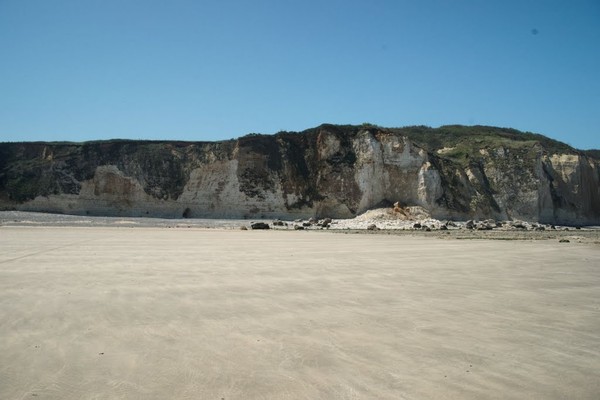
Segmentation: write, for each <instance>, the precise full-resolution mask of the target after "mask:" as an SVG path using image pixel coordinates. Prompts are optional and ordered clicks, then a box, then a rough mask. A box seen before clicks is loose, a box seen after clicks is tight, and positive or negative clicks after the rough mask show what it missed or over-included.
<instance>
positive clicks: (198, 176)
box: [0, 124, 600, 225]
mask: <svg viewBox="0 0 600 400" xmlns="http://www.w3.org/2000/svg"><path fill="white" fill-rule="evenodd" d="M397 201H398V202H400V203H401V204H403V205H418V206H422V207H424V208H426V209H428V210H429V212H430V213H431V215H432V216H434V217H436V218H440V219H463V220H464V219H474V218H479V219H483V218H494V219H525V220H530V221H539V222H545V223H555V224H572V225H579V224H600V160H599V159H598V158H597V152H593V151H588V152H584V151H579V150H576V149H573V148H571V147H569V146H568V145H566V144H564V143H560V142H557V141H553V140H551V139H548V138H546V137H544V136H541V135H535V134H531V133H522V132H518V131H516V130H513V129H504V128H493V127H484V126H473V127H465V126H444V127H441V128H436V129H433V128H428V127H407V128H393V129H392V128H381V127H377V126H372V125H368V124H364V125H361V126H340V125H321V126H319V127H317V128H313V129H308V130H306V131H304V132H300V133H296V132H280V133H278V134H276V135H248V136H245V137H242V138H239V139H235V140H229V141H221V142H177V141H168V142H167V141H128V140H111V141H98V142H86V143H39V142H32V143H0V208H1V209H5V210H6V209H17V210H27V211H47V212H59V213H68V214H89V215H113V216H160V217H182V216H183V217H199V218H200V217H205V218H206V217H215V218H228V217H230V218H260V217H265V218H271V217H279V218H300V217H309V216H317V217H325V216H328V217H335V218H345V217H353V216H355V215H357V214H359V213H362V212H364V211H366V210H368V209H370V208H373V207H374V206H378V205H385V204H387V205H390V204H392V203H394V202H397Z"/></svg>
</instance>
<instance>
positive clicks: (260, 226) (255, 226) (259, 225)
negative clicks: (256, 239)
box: [250, 222, 271, 229]
mask: <svg viewBox="0 0 600 400" xmlns="http://www.w3.org/2000/svg"><path fill="white" fill-rule="evenodd" d="M250 228H252V229H271V227H270V226H269V224H267V223H265V222H253V223H252V224H250Z"/></svg>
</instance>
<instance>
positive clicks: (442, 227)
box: [440, 225, 448, 231]
mask: <svg viewBox="0 0 600 400" xmlns="http://www.w3.org/2000/svg"><path fill="white" fill-rule="evenodd" d="M447 230H448V227H447V226H446V225H441V226H440V231H447Z"/></svg>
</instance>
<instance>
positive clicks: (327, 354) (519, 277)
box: [0, 226, 600, 400]
mask: <svg viewBox="0 0 600 400" xmlns="http://www.w3.org/2000/svg"><path fill="white" fill-rule="evenodd" d="M599 371H600V246H598V245H594V244H589V243H577V242H573V241H572V242H570V243H558V241H556V240H545V241H514V240H512V241H505V240H478V239H475V240H442V239H439V238H428V237H411V236H395V235H352V234H347V235H346V234H342V233H330V232H302V231H240V230H219V229H211V230H208V229H195V228H192V229H166V228H152V227H145V228H130V227H127V226H123V227H44V226H35V227H26V226H11V227H7V226H4V227H1V228H0V398H1V399H33V398H35V399H217V400H222V399H227V400H229V399H598V398H599V397H600V375H599Z"/></svg>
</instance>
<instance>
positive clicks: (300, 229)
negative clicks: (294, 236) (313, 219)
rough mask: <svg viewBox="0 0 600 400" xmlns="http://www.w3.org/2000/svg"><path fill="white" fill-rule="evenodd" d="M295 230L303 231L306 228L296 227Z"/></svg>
mask: <svg viewBox="0 0 600 400" xmlns="http://www.w3.org/2000/svg"><path fill="white" fill-rule="evenodd" d="M294 230H297V231H303V230H304V227H303V226H302V225H294Z"/></svg>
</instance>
